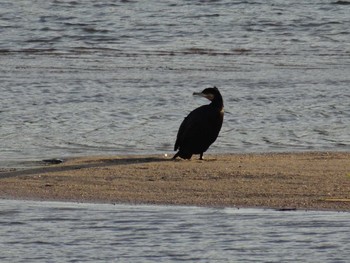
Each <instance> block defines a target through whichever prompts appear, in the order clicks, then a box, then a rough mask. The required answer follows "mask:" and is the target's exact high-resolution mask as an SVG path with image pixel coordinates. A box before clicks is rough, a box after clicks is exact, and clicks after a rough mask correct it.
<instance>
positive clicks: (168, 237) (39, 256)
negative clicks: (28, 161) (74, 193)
mask: <svg viewBox="0 0 350 263" xmlns="http://www.w3.org/2000/svg"><path fill="white" fill-rule="evenodd" d="M0 224H1V228H0V250H1V255H0V261H1V262H116V261H118V262H154V261H157V262H169V261H171V262H173V261H191V262H192V261H201V262H348V259H349V256H350V252H349V249H348V244H349V241H350V221H349V213H344V212H316V211H288V212H281V211H273V210H258V209H236V208H203V207H180V206H144V205H143V206H138V205H135V206H134V205H108V204H103V205H101V204H76V203H60V202H32V201H9V200H0Z"/></svg>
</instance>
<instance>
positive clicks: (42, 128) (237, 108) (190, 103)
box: [0, 0, 350, 162]
mask: <svg viewBox="0 0 350 263" xmlns="http://www.w3.org/2000/svg"><path fill="white" fill-rule="evenodd" d="M100 2H101V1H100ZM100 2H96V1H92V0H91V1H61V0H50V1H46V0H45V1H44V0H35V1H12V0H2V1H1V3H0V34H1V38H0V82H1V84H0V92H1V102H0V154H1V161H2V162H4V161H8V160H20V159H26V160H27V159H40V158H44V157H45V158H46V157H52V158H54V157H65V156H73V155H91V154H125V153H128V154H130V153H131V154H132V153H138V154H143V153H171V152H172V148H173V143H174V141H175V137H176V132H177V129H178V127H179V125H180V123H181V121H182V119H183V117H184V116H186V115H187V114H188V113H189V111H190V110H192V109H193V108H194V107H197V106H200V105H202V104H205V103H207V101H205V100H204V99H198V98H197V99H195V98H193V97H192V95H191V94H192V92H193V91H200V90H202V89H203V88H206V87H209V86H212V85H216V86H218V87H219V88H220V90H221V91H222V94H223V96H224V99H225V110H226V115H225V121H224V125H223V128H222V132H221V136H220V137H219V139H218V141H217V142H216V143H215V144H214V145H213V146H212V148H211V149H210V152H260V151H299V150H337V151H343V150H344V151H349V150H350V135H349V120H350V92H349V91H350V86H349V83H350V74H349V68H350V35H349V28H350V15H349V14H350V5H345V4H339V3H338V4H337V1H334V0H313V1H311V0H310V1H292V0H283V1H280V0H272V1H260V0H257V1H243V0H241V1H225V0H223V1H199V0H198V1H176V2H174V1H161V2H159V1H102V3H100Z"/></svg>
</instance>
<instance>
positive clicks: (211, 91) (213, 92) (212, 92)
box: [193, 87, 221, 101]
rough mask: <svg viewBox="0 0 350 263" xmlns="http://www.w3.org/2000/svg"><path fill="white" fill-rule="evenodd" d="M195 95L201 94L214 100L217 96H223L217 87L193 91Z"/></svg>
mask: <svg viewBox="0 0 350 263" xmlns="http://www.w3.org/2000/svg"><path fill="white" fill-rule="evenodd" d="M193 96H201V97H204V98H207V99H208V100H210V101H213V100H214V99H215V98H218V97H220V98H221V94H220V92H219V90H218V88H217V87H213V88H206V89H204V90H203V91H202V92H193Z"/></svg>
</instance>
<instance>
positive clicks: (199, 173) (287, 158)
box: [0, 152, 350, 212]
mask: <svg viewBox="0 0 350 263" xmlns="http://www.w3.org/2000/svg"><path fill="white" fill-rule="evenodd" d="M170 158H171V157H165V156H161V155H126V156H98V157H94V156H91V157H80V158H72V159H68V160H66V161H64V162H63V163H61V164H50V165H48V164H46V165H42V166H39V167H35V168H31V169H24V170H11V169H1V168H0V181H1V184H0V198H1V199H14V200H35V201H36V200H37V201H63V202H64V201H69V202H84V203H111V204H117V203H120V204H146V205H147V204H148V205H185V206H186V205H188V206H192V205H193V206H207V207H235V208H263V209H269V208H271V209H277V210H330V211H347V212H348V211H350V153H347V152H297V153H294V152H293V153H258V154H251V153H249V154H217V155H214V154H211V155H210V154H207V155H205V156H204V158H206V159H205V160H203V161H200V160H198V159H196V158H197V156H194V158H192V160H190V161H188V160H175V161H173V160H171V159H170Z"/></svg>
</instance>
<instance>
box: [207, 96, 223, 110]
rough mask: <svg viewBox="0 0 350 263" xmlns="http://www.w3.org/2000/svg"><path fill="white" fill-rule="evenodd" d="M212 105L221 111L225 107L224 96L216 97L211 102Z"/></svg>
mask: <svg viewBox="0 0 350 263" xmlns="http://www.w3.org/2000/svg"><path fill="white" fill-rule="evenodd" d="M210 105H211V106H213V107H215V108H217V109H218V110H219V111H222V110H223V108H224V102H223V101H222V98H215V99H214V100H213V101H212V102H211V103H210Z"/></svg>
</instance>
